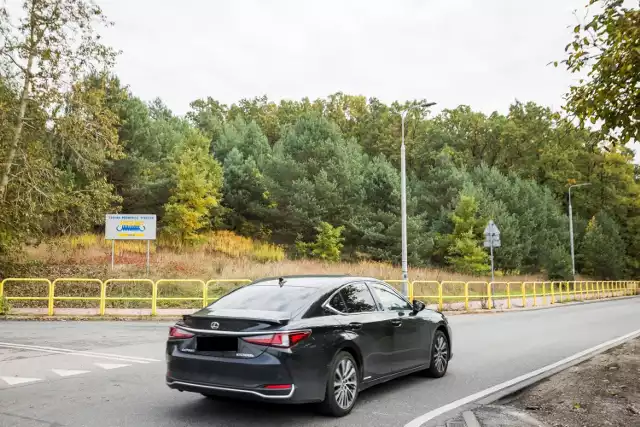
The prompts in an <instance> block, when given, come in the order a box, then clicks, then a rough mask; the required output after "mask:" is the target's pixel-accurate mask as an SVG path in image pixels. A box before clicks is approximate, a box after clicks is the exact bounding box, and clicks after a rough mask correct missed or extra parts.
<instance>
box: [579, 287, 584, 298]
mask: <svg viewBox="0 0 640 427" xmlns="http://www.w3.org/2000/svg"><path fill="white" fill-rule="evenodd" d="M580 301H584V293H583V291H582V282H580Z"/></svg>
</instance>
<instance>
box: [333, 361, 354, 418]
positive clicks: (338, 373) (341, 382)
mask: <svg viewBox="0 0 640 427" xmlns="http://www.w3.org/2000/svg"><path fill="white" fill-rule="evenodd" d="M357 388H358V371H357V369H356V367H355V366H354V365H353V362H352V361H351V360H349V359H346V358H345V359H342V360H341V361H340V363H338V366H336V370H335V373H334V379H333V393H334V397H335V400H336V403H337V404H338V406H340V408H342V409H349V408H350V407H351V405H353V402H354V401H355V399H356V391H357Z"/></svg>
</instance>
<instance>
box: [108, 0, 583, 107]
mask: <svg viewBox="0 0 640 427" xmlns="http://www.w3.org/2000/svg"><path fill="white" fill-rule="evenodd" d="M98 3H99V4H101V5H102V6H103V9H104V11H105V12H106V14H107V16H108V17H109V18H110V19H112V20H113V21H115V24H116V25H115V27H113V28H112V29H110V30H109V32H108V33H107V41H108V42H110V43H111V44H112V45H113V46H115V47H117V48H118V49H121V50H122V51H123V53H122V56H121V57H120V59H119V63H118V66H117V73H118V74H119V76H120V77H121V79H122V80H123V81H124V82H125V83H127V84H129V85H130V86H131V89H132V91H133V92H134V94H136V95H138V96H140V97H142V98H144V99H147V100H149V99H152V98H154V97H156V96H160V97H161V98H162V99H163V100H164V101H165V102H166V103H167V104H168V105H169V107H170V108H172V109H173V110H174V111H175V112H176V113H180V114H182V113H185V112H186V111H187V110H188V105H189V102H191V101H193V100H194V99H196V98H199V97H205V96H212V97H213V98H216V99H219V100H221V101H223V102H225V103H232V102H235V101H238V100H239V99H241V98H244V97H254V96H257V95H262V94H266V95H268V96H269V98H272V99H274V100H279V99H282V98H293V99H300V98H302V97H304V96H308V97H310V98H312V99H313V98H316V97H323V96H326V95H328V94H330V93H334V92H337V91H343V92H345V93H349V94H361V95H366V96H368V97H369V96H375V97H378V98H380V99H382V100H384V101H389V102H390V101H393V100H400V101H404V100H410V99H415V98H427V99H429V100H433V101H436V102H438V109H440V108H447V107H455V106H458V105H459V104H469V105H471V106H472V107H473V108H474V109H478V110H481V111H484V112H486V113H490V112H492V111H494V110H499V111H506V109H507V108H508V106H509V104H510V103H512V102H513V101H514V100H515V99H519V100H522V101H529V100H532V101H536V102H539V103H541V104H544V105H548V106H551V107H553V108H559V107H560V106H561V105H562V96H563V94H564V93H565V92H566V90H567V88H568V86H569V84H570V83H571V82H572V79H574V77H572V76H571V75H569V74H568V73H567V72H566V71H564V70H563V69H560V68H558V69H556V68H553V66H550V65H548V63H549V62H551V61H554V60H560V59H562V58H563V57H564V46H565V45H566V44H567V42H568V41H570V40H571V29H572V28H573V26H575V24H576V18H575V17H574V15H573V12H574V11H575V10H579V11H580V13H583V12H584V4H585V3H586V0H537V1H524V0H482V1H480V0H388V1H386V0H385V1H380V0H363V1H359V0H348V1H345V0H339V1H336V0H317V1H311V0H306V1H305V0H291V1H286V0H225V1H222V0H189V1H176V0H99V1H98Z"/></svg>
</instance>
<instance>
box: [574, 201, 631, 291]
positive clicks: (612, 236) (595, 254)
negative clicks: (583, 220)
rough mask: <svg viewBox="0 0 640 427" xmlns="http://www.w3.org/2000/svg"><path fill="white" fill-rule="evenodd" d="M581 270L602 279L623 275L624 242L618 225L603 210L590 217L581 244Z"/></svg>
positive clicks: (612, 278)
mask: <svg viewBox="0 0 640 427" xmlns="http://www.w3.org/2000/svg"><path fill="white" fill-rule="evenodd" d="M580 255H581V257H580V259H581V260H582V264H583V272H584V273H585V274H589V275H591V276H593V277H597V278H599V279H604V280H615V279H621V278H622V277H623V276H624V272H625V271H624V268H625V264H624V261H625V260H624V243H623V240H622V238H621V236H620V230H619V226H618V225H617V224H616V223H615V222H614V221H613V220H612V219H611V218H610V217H609V216H608V215H607V214H606V213H604V212H601V213H599V214H598V215H596V216H594V217H593V218H591V220H590V221H589V225H587V230H586V232H585V235H584V238H583V240H582V245H581V246H580Z"/></svg>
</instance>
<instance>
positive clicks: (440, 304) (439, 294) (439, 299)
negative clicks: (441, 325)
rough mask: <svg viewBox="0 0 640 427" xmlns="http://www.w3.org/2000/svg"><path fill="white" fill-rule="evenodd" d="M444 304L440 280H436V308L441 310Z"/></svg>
mask: <svg viewBox="0 0 640 427" xmlns="http://www.w3.org/2000/svg"><path fill="white" fill-rule="evenodd" d="M443 306H444V304H443V302H442V282H438V310H440V311H442V308H443Z"/></svg>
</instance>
